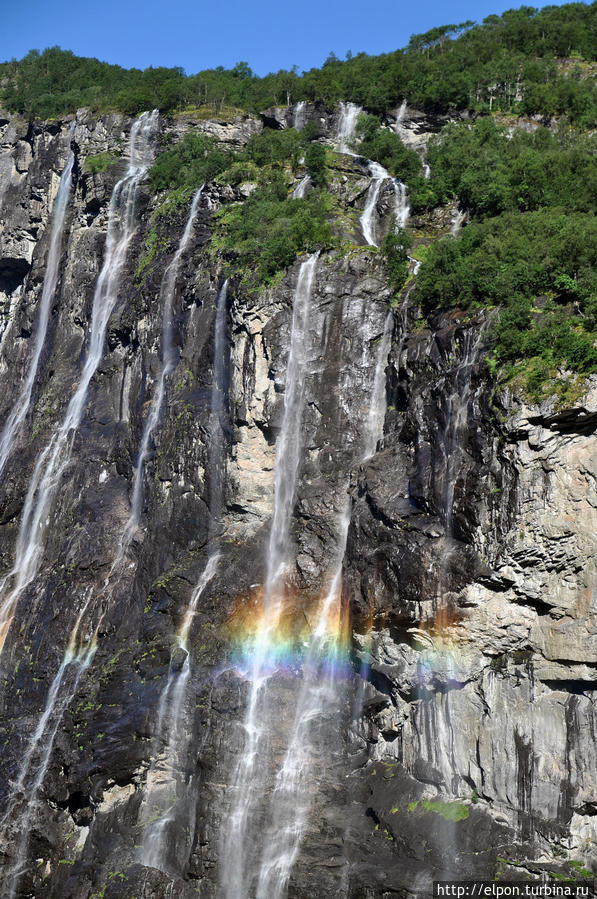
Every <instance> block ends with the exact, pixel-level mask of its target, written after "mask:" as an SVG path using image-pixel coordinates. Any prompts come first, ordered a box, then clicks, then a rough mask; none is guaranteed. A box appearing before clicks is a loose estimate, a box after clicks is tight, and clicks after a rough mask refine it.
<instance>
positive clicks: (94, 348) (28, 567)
mask: <svg viewBox="0 0 597 899" xmlns="http://www.w3.org/2000/svg"><path fill="white" fill-rule="evenodd" d="M157 124H158V111H157V110H154V111H153V112H151V113H149V112H144V113H143V114H142V115H141V116H140V117H139V118H138V119H137V120H136V121H135V123H134V125H133V127H132V128H131V134H130V140H129V165H128V169H127V172H126V174H125V176H124V177H123V178H122V179H121V180H120V181H119V182H118V183H117V184H116V186H115V188H114V190H113V191H112V196H111V198H110V207H109V211H108V230H107V235H106V248H105V255H104V262H103V266H102V270H101V272H100V275H99V278H98V280H97V284H96V287H95V293H94V297H93V309H92V315H91V329H90V335H89V346H88V350H87V358H86V361H85V364H84V366H83V370H82V373H81V376H80V379H79V383H78V385H77V389H76V390H75V392H74V394H73V396H72V397H71V400H70V402H69V404H68V407H67V410H66V414H65V416H64V419H63V421H62V423H61V424H60V425H59V427H58V428H57V429H56V430H55V431H54V433H53V434H52V437H51V438H50V441H49V443H48V445H47V446H46V448H45V449H44V451H43V452H42V453H41V455H40V456H39V459H38V460H37V463H36V465H35V468H34V471H33V474H32V476H31V480H30V483H29V488H28V491H27V496H26V498H25V505H24V509H23V516H22V518H21V523H20V527H19V534H18V537H17V545H16V552H15V561H14V565H13V568H12V569H11V571H10V572H9V573H8V574H7V575H6V576H5V577H4V579H3V581H2V583H1V584H0V593H4V588H6V587H7V585H8V582H9V581H12V587H11V589H10V590H8V591H7V592H6V594H5V595H4V596H3V598H2V601H1V603H0V649H1V648H2V646H3V644H4V641H5V639H6V634H7V632H8V629H9V627H10V624H11V622H12V619H13V616H14V611H15V607H16V603H17V601H18V599H19V597H20V596H21V594H22V593H23V591H24V590H25V588H26V587H27V586H28V585H29V584H30V583H31V582H32V581H33V579H34V578H35V576H36V575H37V572H38V570H39V567H40V564H41V561H42V558H43V548H44V538H45V533H46V528H47V526H48V524H49V520H50V510H51V506H52V502H53V499H54V496H55V494H56V491H57V489H58V488H59V486H60V481H61V478H62V474H63V473H64V470H65V469H66V466H67V465H68V463H69V460H70V457H71V450H72V440H73V435H74V433H75V432H76V430H77V429H78V427H79V425H80V423H81V420H82V418H83V412H84V410H85V404H86V400H87V392H88V389H89V385H90V383H91V379H92V378H93V376H94V374H95V372H96V371H97V368H98V365H99V363H100V361H101V358H102V355H103V350H104V343H105V338H106V329H107V326H108V321H109V319H110V316H111V314H112V312H113V310H114V307H115V305H116V301H117V298H118V284H119V281H120V275H121V272H122V268H123V265H124V262H125V259H126V255H127V251H128V248H129V245H130V243H131V240H132V238H133V235H134V233H135V230H136V211H137V196H138V192H139V185H140V184H141V182H142V180H143V178H144V177H145V175H146V173H147V170H148V168H149V166H150V164H151V161H152V146H153V140H154V136H155V132H156V129H157Z"/></svg>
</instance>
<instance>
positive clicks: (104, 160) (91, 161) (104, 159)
mask: <svg viewBox="0 0 597 899" xmlns="http://www.w3.org/2000/svg"><path fill="white" fill-rule="evenodd" d="M115 162H118V156H114V155H113V154H112V153H107V152H105V151H104V152H103V153H97V155H96V156H88V157H87V159H86V160H85V171H86V172H90V173H91V174H92V175H95V174H97V173H98V172H105V171H106V169H107V168H108V166H109V165H114V163H115Z"/></svg>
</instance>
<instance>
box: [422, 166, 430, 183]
mask: <svg viewBox="0 0 597 899" xmlns="http://www.w3.org/2000/svg"><path fill="white" fill-rule="evenodd" d="M423 177H424V178H425V181H429V179H430V178H431V167H430V166H429V164H428V163H426V162H424V163H423Z"/></svg>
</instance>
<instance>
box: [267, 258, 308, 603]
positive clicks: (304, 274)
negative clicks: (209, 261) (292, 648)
mask: <svg viewBox="0 0 597 899" xmlns="http://www.w3.org/2000/svg"><path fill="white" fill-rule="evenodd" d="M318 256H319V254H318V253H314V254H313V255H312V256H310V257H309V259H307V261H306V262H303V263H302V264H301V267H300V270H299V276H298V281H297V285H296V291H295V295H294V304H293V310H292V328H291V334H290V352H289V354H288V363H287V368H286V389H285V393H284V417H283V420H282V429H281V431H280V437H279V440H278V446H277V449H276V467H275V476H274V514H273V519H272V526H271V529H270V536H269V546H268V553H267V577H266V585H265V592H266V604H267V602H268V601H271V600H275V597H274V593H275V588H276V587H277V586H278V582H279V579H280V576H281V574H282V569H283V567H284V564H285V562H286V552H287V548H288V546H287V544H288V536H289V530H290V519H291V516H292V510H293V506H294V497H295V490H296V482H297V477H298V470H299V463H300V459H301V425H302V420H303V399H304V393H305V374H306V354H307V329H308V325H309V310H310V302H311V292H312V289H313V280H314V276H315V269H316V266H317V259H318Z"/></svg>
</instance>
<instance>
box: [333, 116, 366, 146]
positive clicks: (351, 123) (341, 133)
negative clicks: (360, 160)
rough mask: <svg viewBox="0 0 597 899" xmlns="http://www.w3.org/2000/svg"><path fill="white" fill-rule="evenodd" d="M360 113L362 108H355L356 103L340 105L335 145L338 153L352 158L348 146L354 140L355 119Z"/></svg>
mask: <svg viewBox="0 0 597 899" xmlns="http://www.w3.org/2000/svg"><path fill="white" fill-rule="evenodd" d="M362 111H363V110H362V107H361V106H357V104H356V103H340V118H339V120H338V132H337V136H336V144H337V147H338V150H339V151H340V153H347V154H348V155H350V156H354V153H353V151H352V150H351V149H350V144H351V143H352V141H353V140H354V134H355V129H356V126H357V118H358V117H359V113H361V112H362Z"/></svg>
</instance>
